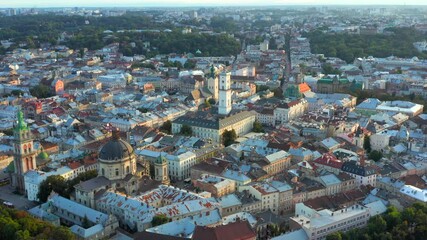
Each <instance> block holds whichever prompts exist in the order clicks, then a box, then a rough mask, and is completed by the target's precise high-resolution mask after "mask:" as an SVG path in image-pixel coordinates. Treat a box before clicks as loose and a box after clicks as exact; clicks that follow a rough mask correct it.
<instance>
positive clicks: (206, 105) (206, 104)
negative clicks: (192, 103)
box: [205, 99, 211, 108]
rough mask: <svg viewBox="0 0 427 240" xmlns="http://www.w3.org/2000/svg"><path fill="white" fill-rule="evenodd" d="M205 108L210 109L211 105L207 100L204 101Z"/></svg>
mask: <svg viewBox="0 0 427 240" xmlns="http://www.w3.org/2000/svg"><path fill="white" fill-rule="evenodd" d="M205 107H206V108H211V103H210V102H209V101H208V100H207V99H205Z"/></svg>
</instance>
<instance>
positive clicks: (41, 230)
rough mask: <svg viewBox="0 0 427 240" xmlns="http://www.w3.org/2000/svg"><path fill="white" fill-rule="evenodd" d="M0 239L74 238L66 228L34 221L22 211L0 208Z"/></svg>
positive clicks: (69, 239)
mask: <svg viewBox="0 0 427 240" xmlns="http://www.w3.org/2000/svg"><path fill="white" fill-rule="evenodd" d="M0 239H8V240H9V239H10V240H29V239H49V240H50V239H52V240H53V239H61V240H62V239H63V240H73V239H75V236H74V234H73V233H71V231H70V230H69V229H68V228H66V227H56V226H53V225H52V224H50V223H48V222H44V221H42V220H40V219H36V218H34V217H32V216H31V215H29V214H27V213H26V212H24V211H19V210H15V209H10V208H4V207H2V206H0Z"/></svg>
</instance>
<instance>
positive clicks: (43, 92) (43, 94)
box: [30, 84, 53, 98]
mask: <svg viewBox="0 0 427 240" xmlns="http://www.w3.org/2000/svg"><path fill="white" fill-rule="evenodd" d="M30 93H31V95H33V96H34V97H36V98H48V97H52V96H53V94H52V91H51V89H50V88H49V87H48V86H46V85H43V84H39V85H37V86H35V87H33V88H31V89H30Z"/></svg>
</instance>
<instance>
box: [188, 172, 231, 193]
mask: <svg viewBox="0 0 427 240" xmlns="http://www.w3.org/2000/svg"><path fill="white" fill-rule="evenodd" d="M193 186H194V187H196V188H199V189H200V190H202V191H207V192H210V193H211V194H212V196H214V197H222V196H224V195H227V194H231V193H234V192H235V191H236V182H235V181H233V180H230V179H226V178H223V177H219V176H214V175H209V174H202V175H201V176H200V178H198V179H196V180H193Z"/></svg>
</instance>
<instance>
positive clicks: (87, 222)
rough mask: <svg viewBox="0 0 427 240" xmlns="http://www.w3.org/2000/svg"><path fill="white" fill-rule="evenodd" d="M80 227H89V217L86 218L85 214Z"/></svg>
mask: <svg viewBox="0 0 427 240" xmlns="http://www.w3.org/2000/svg"><path fill="white" fill-rule="evenodd" d="M82 227H83V228H86V229H87V228H90V222H89V219H88V218H87V216H86V214H85V216H84V218H83V220H82Z"/></svg>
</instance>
